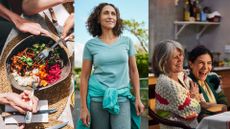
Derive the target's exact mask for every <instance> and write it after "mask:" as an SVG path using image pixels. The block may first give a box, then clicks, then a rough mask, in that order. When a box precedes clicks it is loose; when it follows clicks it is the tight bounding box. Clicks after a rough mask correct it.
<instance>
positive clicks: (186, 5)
mask: <svg viewBox="0 0 230 129" xmlns="http://www.w3.org/2000/svg"><path fill="white" fill-rule="evenodd" d="M189 19H190V11H189V2H188V0H185V3H184V21H189Z"/></svg>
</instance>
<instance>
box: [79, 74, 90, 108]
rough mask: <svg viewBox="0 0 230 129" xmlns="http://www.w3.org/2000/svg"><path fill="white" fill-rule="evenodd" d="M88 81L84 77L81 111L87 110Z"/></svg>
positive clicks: (82, 79)
mask: <svg viewBox="0 0 230 129" xmlns="http://www.w3.org/2000/svg"><path fill="white" fill-rule="evenodd" d="M87 94H88V79H87V77H84V78H83V77H82V78H81V82H80V96H81V109H84V108H87Z"/></svg>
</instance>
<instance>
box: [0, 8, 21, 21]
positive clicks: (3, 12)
mask: <svg viewBox="0 0 230 129" xmlns="http://www.w3.org/2000/svg"><path fill="white" fill-rule="evenodd" d="M0 16H1V17H3V18H4V19H6V20H8V21H9V22H12V23H14V24H15V22H16V19H17V18H18V17H20V16H18V15H17V14H15V13H14V12H12V11H10V10H9V9H7V8H6V7H4V6H3V5H2V4H0Z"/></svg>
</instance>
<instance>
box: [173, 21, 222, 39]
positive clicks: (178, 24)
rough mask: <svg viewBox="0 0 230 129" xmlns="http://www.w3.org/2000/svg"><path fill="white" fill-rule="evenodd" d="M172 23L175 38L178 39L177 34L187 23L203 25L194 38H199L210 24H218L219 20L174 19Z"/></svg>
mask: <svg viewBox="0 0 230 129" xmlns="http://www.w3.org/2000/svg"><path fill="white" fill-rule="evenodd" d="M174 24H175V39H178V36H179V35H180V34H181V33H182V31H183V30H184V29H185V28H186V26H188V25H200V26H203V27H202V29H201V30H200V31H199V32H198V33H197V34H196V39H197V40H199V39H200V37H201V35H202V34H203V33H204V31H205V30H206V29H207V28H208V27H209V26H210V25H219V24H220V22H197V21H174Z"/></svg>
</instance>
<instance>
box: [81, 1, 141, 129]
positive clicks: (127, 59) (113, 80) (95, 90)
mask: <svg viewBox="0 0 230 129" xmlns="http://www.w3.org/2000/svg"><path fill="white" fill-rule="evenodd" d="M87 28H88V31H89V33H90V34H91V35H92V36H93V37H94V38H93V39H91V40H89V41H88V42H87V43H86V45H85V48H84V54H83V65H82V74H81V81H80V95H81V114H80V119H81V120H80V121H79V122H78V125H77V126H78V129H81V128H85V127H86V126H88V127H89V126H90V128H93V129H111V128H112V129H131V125H132V128H140V118H139V115H140V114H141V113H142V112H143V110H144V105H143V104H142V102H141V99H140V91H139V90H140V87H139V75H138V70H137V66H136V59H135V48H134V45H133V43H132V41H131V39H130V38H128V37H124V36H120V35H121V33H122V30H123V25H122V20H121V18H120V13H119V10H118V9H117V8H116V7H115V6H114V5H113V4H109V3H101V4H99V5H98V6H96V7H95V8H94V10H93V11H92V13H91V14H90V16H89V18H88V21H87ZM92 67H93V72H92V74H91V70H92ZM90 74H91V76H90ZM130 81H131V83H132V85H133V87H134V93H135V96H136V98H134V97H133V96H132V94H131V93H130ZM131 121H132V122H134V123H132V124H131ZM134 126H136V127H134Z"/></svg>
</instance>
